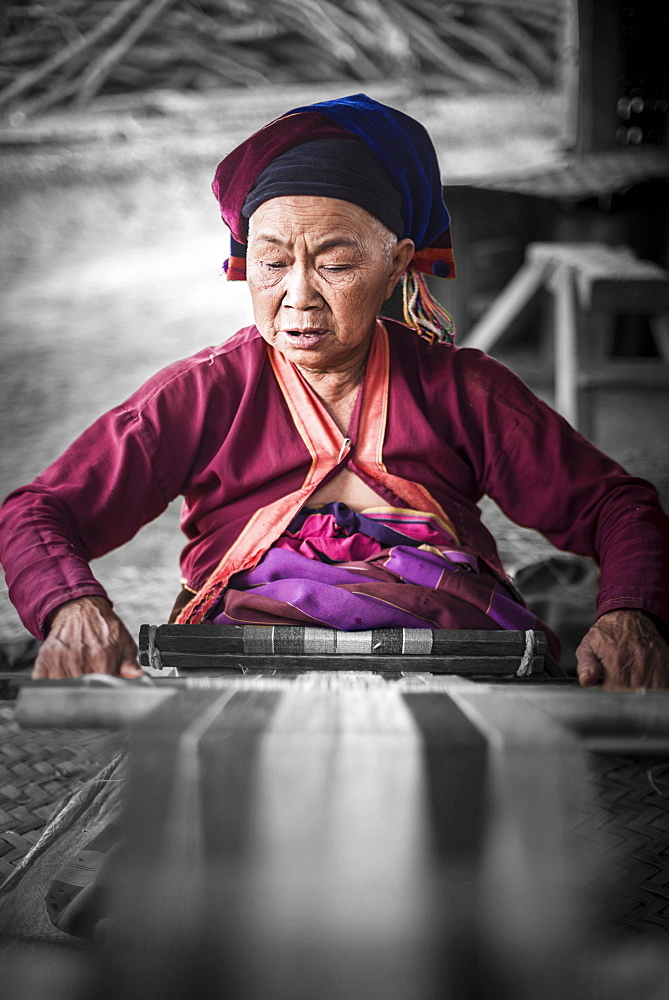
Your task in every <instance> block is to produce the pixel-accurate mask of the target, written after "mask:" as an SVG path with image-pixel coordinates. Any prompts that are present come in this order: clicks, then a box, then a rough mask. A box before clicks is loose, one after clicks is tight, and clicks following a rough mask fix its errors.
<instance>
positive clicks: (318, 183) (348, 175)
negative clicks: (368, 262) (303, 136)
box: [242, 137, 404, 239]
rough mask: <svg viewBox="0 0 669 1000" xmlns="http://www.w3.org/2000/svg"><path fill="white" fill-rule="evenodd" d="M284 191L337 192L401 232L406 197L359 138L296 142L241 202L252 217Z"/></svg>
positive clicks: (331, 195) (333, 195) (336, 195)
mask: <svg viewBox="0 0 669 1000" xmlns="http://www.w3.org/2000/svg"><path fill="white" fill-rule="evenodd" d="M284 195H315V196H319V197H322V198H338V199H341V200H342V201H348V202H352V203H353V204H354V205H359V206H360V207H361V208H364V209H365V210H366V211H367V212H369V213H370V215H374V216H375V217H376V218H377V219H380V220H381V222H382V223H383V224H384V225H385V226H387V227H388V229H390V230H391V231H392V232H393V233H395V235H396V236H397V238H398V239H401V238H402V232H403V230H404V219H403V217H402V199H401V196H400V193H399V191H397V189H396V188H395V187H393V185H392V183H391V181H390V178H389V177H388V174H387V173H386V171H385V170H384V169H383V167H382V166H381V164H380V163H379V161H378V160H377V159H376V157H375V156H374V154H373V153H372V151H371V150H370V149H369V148H368V147H367V146H365V144H364V143H363V142H361V141H360V140H359V139H353V138H350V139H337V138H334V137H333V138H330V139H314V140H313V141H312V142H304V143H302V144H301V145H300V146H292V147H291V148H290V149H287V150H285V152H283V153H281V155H280V156H277V157H276V159H274V160H272V162H271V163H270V164H269V165H268V166H266V167H265V169H264V170H263V172H262V173H261V175H260V177H259V178H258V179H257V181H256V182H255V184H254V185H253V187H252V188H251V190H250V191H249V193H248V195H247V196H246V201H245V202H244V204H243V206H242V214H243V215H244V216H245V218H250V217H251V215H253V213H254V212H255V210H256V209H257V208H258V207H259V206H260V205H262V204H263V202H265V201H269V200H270V199H272V198H280V197H282V196H284Z"/></svg>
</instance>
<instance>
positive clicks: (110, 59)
mask: <svg viewBox="0 0 669 1000" xmlns="http://www.w3.org/2000/svg"><path fill="white" fill-rule="evenodd" d="M174 3H175V0H152V2H151V3H150V4H149V5H148V7H146V8H145V9H144V10H143V11H142V13H141V14H140V15H139V17H138V18H137V20H136V21H134V22H133V23H132V24H131V25H130V27H129V28H127V30H126V31H125V32H124V33H123V34H122V35H121V37H120V38H118V39H117V40H116V42H115V43H114V44H113V45H112V46H111V47H110V48H108V49H106V50H105V51H104V52H103V53H102V55H101V56H99V57H98V58H97V59H96V60H95V62H94V63H93V65H92V66H91V67H90V68H89V69H88V70H87V71H86V73H84V75H83V77H82V78H81V81H80V83H79V87H78V89H77V93H76V98H75V104H77V105H79V106H80V107H81V106H82V105H84V104H87V103H88V102H89V101H90V99H91V97H93V96H94V95H95V94H96V93H97V92H98V90H99V89H100V87H101V86H102V84H103V82H104V80H105V78H106V76H107V74H108V73H109V71H110V69H111V68H112V66H114V64H115V63H117V62H119V61H120V60H121V59H122V58H123V56H124V55H126V54H127V52H128V51H129V50H130V49H131V48H132V47H133V45H134V44H135V42H137V41H138V40H139V39H140V38H141V37H142V35H143V34H144V32H145V31H146V30H147V29H148V28H149V27H150V26H151V25H152V24H153V23H154V21H155V20H156V19H157V18H158V17H160V15H161V14H162V13H164V12H165V11H166V10H167V8H168V7H170V6H172V4H174Z"/></svg>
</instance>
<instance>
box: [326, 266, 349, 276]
mask: <svg viewBox="0 0 669 1000" xmlns="http://www.w3.org/2000/svg"><path fill="white" fill-rule="evenodd" d="M350 267H351V265H350V264H324V265H323V270H324V271H328V273H330V274H338V273H339V272H340V271H348V270H350Z"/></svg>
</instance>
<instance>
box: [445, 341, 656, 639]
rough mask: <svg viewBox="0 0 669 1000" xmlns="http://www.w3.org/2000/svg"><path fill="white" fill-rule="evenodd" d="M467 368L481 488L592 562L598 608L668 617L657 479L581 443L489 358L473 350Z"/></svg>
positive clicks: (517, 516)
mask: <svg viewBox="0 0 669 1000" xmlns="http://www.w3.org/2000/svg"><path fill="white" fill-rule="evenodd" d="M462 353H467V354H471V355H473V354H475V353H476V354H478V352H474V351H466V352H465V350H463V352H462ZM475 368H476V373H474V372H473V371H472V373H470V375H471V378H470V379H469V380H468V381H469V384H468V394H469V402H470V404H472V403H473V407H474V409H475V411H477V413H478V420H477V424H478V430H477V432H476V434H478V435H480V437H479V441H478V442H477V447H476V448H475V453H477V455H478V457H477V461H478V463H479V469H478V470H477V471H478V474H479V481H480V483H481V487H482V490H483V492H485V493H487V494H488V495H489V496H490V497H492V499H493V500H495V502H496V503H497V504H499V506H500V508H501V509H502V510H503V511H504V513H505V514H506V515H507V516H508V517H509V518H511V519H512V520H513V521H515V522H516V523H517V524H520V525H522V526H523V527H527V528H534V529H536V530H538V531H539V532H541V534H543V535H544V536H545V537H546V538H547V539H548V540H549V541H550V542H552V543H553V544H554V545H555V546H556V547H557V548H558V549H563V550H566V551H569V552H573V553H575V554H578V555H583V556H589V557H591V558H592V559H594V560H595V561H596V562H597V563H598V565H599V566H600V570H601V582H600V588H599V593H598V597H597V613H598V615H601V614H603V613H604V612H606V611H611V610H613V609H614V608H623V607H624V608H639V609H641V610H645V611H647V612H650V613H651V614H654V615H657V616H659V617H660V618H661V619H663V620H664V622H665V623H667V624H669V517H667V514H666V513H665V511H664V510H663V509H662V507H661V504H660V501H659V498H658V493H657V490H656V489H655V487H654V486H652V485H651V484H650V483H649V482H647V481H645V480H644V479H640V478H638V477H636V476H632V475H629V474H628V473H627V472H626V471H625V469H623V468H622V467H621V466H620V465H619V464H618V463H617V462H615V461H613V460H612V459H611V458H609V457H608V456H606V455H605V454H603V453H602V452H601V451H599V450H598V449H597V448H596V447H594V445H592V444H591V443H590V442H589V441H586V440H585V439H584V438H583V437H582V436H581V435H580V434H578V433H577V432H576V431H575V430H574V429H573V428H572V427H571V426H570V425H569V424H568V423H567V422H566V421H565V420H564V419H563V418H562V417H561V416H560V415H559V414H558V413H556V412H555V411H554V410H553V409H551V407H549V406H548V405H547V404H546V403H544V402H543V401H542V400H540V399H538V398H537V397H536V396H535V395H534V394H533V393H532V392H531V391H530V390H529V389H528V388H527V386H526V385H525V384H524V383H523V382H522V381H521V380H520V379H518V378H517V377H516V376H515V375H513V374H512V373H511V372H509V371H508V370H507V369H506V368H504V367H503V366H501V365H499V364H498V363H497V362H495V361H493V360H492V359H490V358H484V357H482V356H480V357H479V359H478V363H477V364H476V365H475Z"/></svg>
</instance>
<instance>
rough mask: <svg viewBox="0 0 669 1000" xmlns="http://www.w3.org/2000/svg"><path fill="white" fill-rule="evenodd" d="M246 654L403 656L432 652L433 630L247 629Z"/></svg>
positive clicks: (250, 626)
mask: <svg viewBox="0 0 669 1000" xmlns="http://www.w3.org/2000/svg"><path fill="white" fill-rule="evenodd" d="M244 652H245V653H255V654H265V653H284V654H286V655H291V656H302V655H305V656H309V655H312V656H314V655H317V654H323V655H329V654H340V655H345V654H349V655H350V654H351V653H356V654H358V653H360V654H370V655H374V656H399V655H401V654H403V653H405V654H406V653H413V654H423V655H427V654H429V653H431V652H432V630H431V629H424V628H395V629H389V628H379V629H369V630H367V631H363V632H342V631H339V630H338V629H334V628H308V627H306V628H303V627H302V626H295V627H292V626H290V625H281V626H280V627H279V628H274V626H270V627H269V628H268V627H265V626H260V627H258V626H254V625H247V626H245V627H244Z"/></svg>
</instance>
